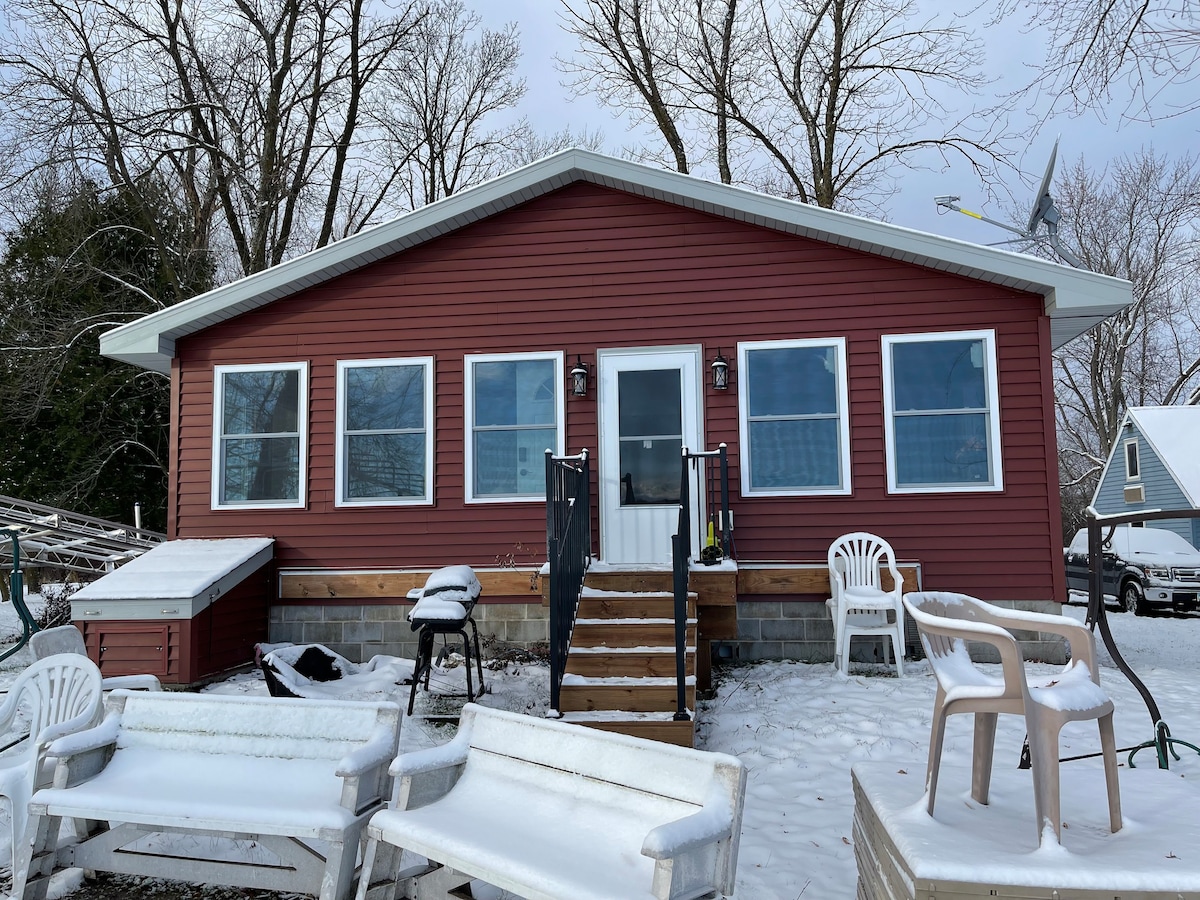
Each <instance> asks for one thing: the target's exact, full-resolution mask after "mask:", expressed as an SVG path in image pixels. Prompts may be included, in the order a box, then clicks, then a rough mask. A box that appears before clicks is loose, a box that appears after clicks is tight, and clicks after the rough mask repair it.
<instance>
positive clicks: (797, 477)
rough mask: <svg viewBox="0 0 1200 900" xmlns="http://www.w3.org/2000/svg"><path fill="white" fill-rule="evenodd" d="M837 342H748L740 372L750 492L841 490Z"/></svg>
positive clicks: (842, 428)
mask: <svg viewBox="0 0 1200 900" xmlns="http://www.w3.org/2000/svg"><path fill="white" fill-rule="evenodd" d="M841 346H842V345H841V343H840V342H820V341H795V342H782V341H781V342H770V343H763V344H747V345H745V346H744V348H743V350H744V355H743V363H742V366H741V368H742V371H741V373H740V377H741V379H742V380H743V382H744V383H743V397H744V400H743V402H744V404H745V412H744V414H745V417H746V431H747V438H748V447H746V448H744V450H748V463H749V483H748V489H749V490H750V491H751V492H761V493H775V492H779V493H787V492H821V491H840V490H841V489H842V488H843V487H844V483H845V474H844V472H843V471H842V469H843V456H844V455H843V450H844V447H843V442H844V441H845V439H846V437H845V433H846V427H845V426H846V423H845V422H844V421H843V418H842V417H843V415H844V410H843V409H842V405H843V402H844V401H843V399H842V398H843V396H844V383H843V381H844V377H845V374H844V372H843V371H842V367H843V363H842V361H841V352H840V351H841Z"/></svg>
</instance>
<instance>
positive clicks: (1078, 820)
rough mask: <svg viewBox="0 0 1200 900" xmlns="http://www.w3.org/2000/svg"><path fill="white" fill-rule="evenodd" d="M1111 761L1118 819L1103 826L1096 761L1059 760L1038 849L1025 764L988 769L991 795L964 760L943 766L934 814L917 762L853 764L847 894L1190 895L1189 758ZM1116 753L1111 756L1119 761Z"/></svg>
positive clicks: (1035, 898) (1196, 819) (1199, 840)
mask: <svg viewBox="0 0 1200 900" xmlns="http://www.w3.org/2000/svg"><path fill="white" fill-rule="evenodd" d="M1144 755H1146V757H1147V760H1146V767H1145V768H1143V766H1142V765H1141V764H1140V763H1141V761H1140V760H1138V762H1139V766H1138V767H1137V768H1136V769H1130V768H1128V767H1127V766H1125V765H1124V764H1122V766H1121V770H1120V783H1121V802H1122V806H1123V809H1122V813H1123V818H1124V822H1125V827H1124V828H1123V829H1122V830H1121V831H1120V832H1118V833H1116V834H1112V833H1110V832H1109V831H1108V814H1107V807H1106V806H1105V802H1106V801H1105V792H1104V774H1103V770H1102V768H1101V767H1100V763H1099V761H1098V760H1084V761H1077V762H1070V763H1064V764H1063V767H1062V809H1063V821H1064V825H1065V827H1064V830H1063V843H1062V846H1061V847H1059V846H1055V845H1047V846H1045V847H1042V848H1040V849H1039V848H1038V845H1037V834H1036V831H1035V829H1034V819H1033V815H1034V814H1033V787H1032V783H1031V781H1030V772H1029V771H1028V770H1024V771H1023V770H1020V769H1005V770H1001V767H1000V761H999V760H997V769H996V771H995V772H994V773H993V776H992V791H991V798H990V799H991V802H990V803H989V804H988V805H987V806H980V805H978V804H976V803H974V802H973V801H972V800H971V798H970V781H971V773H970V770H969V769H967V768H959V767H947V766H943V768H942V772H941V779H940V784H939V787H938V800H937V807H936V809H935V810H934V818H930V817H929V816H928V815H926V813H925V804H924V802H923V797H922V795H923V792H924V782H925V772H924V768H923V767H921V769H920V770H919V771H914V770H909V771H900V770H899V768H898V767H897V766H896V765H895V764H894V763H893V764H888V763H860V764H858V765H856V766H854V769H853V775H852V778H853V781H854V830H853V833H854V856H855V859H856V861H857V863H858V890H857V898H858V900H968V898H979V897H995V898H1006V900H1198V898H1200V763H1196V762H1193V761H1191V760H1185V761H1182V762H1180V763H1178V764H1177V766H1178V770H1175V769H1172V770H1169V771H1164V770H1160V769H1158V768H1157V766H1156V765H1155V763H1154V758H1153V755H1152V754H1150V753H1147V754H1144ZM1122 762H1123V761H1122Z"/></svg>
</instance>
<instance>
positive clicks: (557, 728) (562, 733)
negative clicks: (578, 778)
mask: <svg viewBox="0 0 1200 900" xmlns="http://www.w3.org/2000/svg"><path fill="white" fill-rule="evenodd" d="M464 729H465V730H467V731H468V732H469V737H468V742H469V744H470V747H471V748H472V750H482V751H485V752H488V753H494V754H498V755H501V756H508V757H513V758H517V759H520V760H523V761H526V762H528V763H532V764H535V765H541V766H546V767H547V768H550V769H558V770H561V771H563V772H568V773H572V774H576V775H582V776H584V777H586V778H589V779H594V780H596V781H600V782H607V783H609V784H614V785H619V786H621V787H624V788H629V789H632V790H635V791H641V792H643V793H647V794H656V795H658V796H661V797H667V798H669V799H672V800H680V801H683V802H685V803H691V804H694V805H696V806H701V805H703V804H705V803H706V802H711V801H712V799H713V794H714V791H716V792H717V793H718V794H723V793H725V792H726V791H727V790H728V791H729V792H730V793H731V799H732V793H733V792H735V790H736V787H737V785H738V783H739V778H740V772H741V769H742V763H741V762H740V761H739V760H738V759H737V758H736V757H733V756H729V755H728V754H725V753H712V752H708V751H705V750H693V749H691V748H689V747H676V746H674V745H672V744H663V743H659V742H657V741H647V740H645V739H641V738H633V737H629V736H627V735H623V734H616V733H613V732H608V731H600V730H598V729H594V728H586V727H583V726H580V725H572V724H568V723H565V722H558V721H555V720H553V719H539V718H535V717H533V716H527V715H522V714H520V713H511V712H506V711H504V710H496V709H488V708H486V707H481V706H477V705H475V704H468V705H467V706H466V707H464V709H463V716H462V720H461V721H460V723H459V730H460V732H462V731H463V730H464Z"/></svg>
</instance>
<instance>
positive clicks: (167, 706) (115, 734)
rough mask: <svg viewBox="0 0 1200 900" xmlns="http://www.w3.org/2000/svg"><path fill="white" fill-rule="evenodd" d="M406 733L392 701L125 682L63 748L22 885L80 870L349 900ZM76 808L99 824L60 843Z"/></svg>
mask: <svg viewBox="0 0 1200 900" xmlns="http://www.w3.org/2000/svg"><path fill="white" fill-rule="evenodd" d="M399 733H400V708H399V707H398V706H397V705H396V704H394V703H390V702H383V701H380V702H352V701H321V700H295V699H280V698H268V697H246V696H236V695H219V694H185V693H134V692H130V691H114V692H113V693H112V694H111V695H110V696H109V698H108V701H107V714H106V715H105V718H104V721H103V722H102V723H101V724H100V725H98V726H96V727H95V728H93V729H90V730H88V731H83V732H79V733H77V734H74V735H71V736H68V737H65V738H61V739H59V740H58V741H56V742H55V743H54V744H53V745H52V748H51V752H52V754H53V755H54V756H57V757H58V766H57V768H56V769H55V773H54V784H53V786H52V787H49V788H43V789H42V790H40V791H38V792H37V793H36V794H34V796H33V799H32V801H31V802H30V804H29V813H30V819H29V826H28V830H27V840H26V841H25V842H23V852H22V856H21V858H19V859H18V860H17V863H16V873H15V879H14V884H13V895H14V896H15V897H18V898H21V900H34V898H44V897H45V896H46V888H47V885H48V882H49V880H50V876H51V875H52V874H53V872H54V871H55V870H57V869H58V868H61V867H78V868H82V869H96V870H100V871H107V872H124V873H127V874H134V875H148V876H154V877H162V878H172V879H176V880H181V881H190V882H196V883H213V884H227V885H236V886H239V887H252V888H265V889H269V890H276V891H296V892H301V893H306V894H313V895H319V896H320V898H321V900H345V898H347V897H348V896H349V894H350V890H351V887H352V884H353V880H354V872H355V858H356V854H357V851H358V850H359V847H360V846H361V843H362V833H363V828H364V826H365V825H366V823H367V820H368V819H369V818H370V816H371V814H372V813H374V812H375V811H377V810H378V809H379V808H380V807H381V806H382V805H383V803H384V802H385V801H386V799H387V797H388V792H389V787H390V783H391V782H390V779H389V777H388V774H387V767H388V764H389V763H390V762H391V761H392V760H393V759H394V757H395V755H396V751H397V746H398V740H399ZM64 818H67V819H83V820H93V821H91V823H90V825H91V829H92V830H91V831H90V832H89V833H88V834H86V835H84V836H82V837H81V838H80V842H79V843H78V844H68V845H66V846H62V847H56V845H57V844H58V832H59V825H60V822H61V820H62V819H64ZM96 820H98V821H96ZM110 824H111V827H109V826H110ZM180 835H182V838H181V837H180ZM216 838H221V839H226V840H225V841H218V840H214V839H216ZM228 839H236V840H241V841H251V842H254V843H253V844H251V845H246V844H243V845H241V848H238V847H236V846H234V847H230V846H229V844H228ZM135 842H136V844H135ZM131 845H132V846H131ZM247 846H251V847H254V848H255V849H256V850H257V853H256V856H257V857H258V858H257V859H253V860H251V861H250V862H246V861H245V860H244V859H241V858H240V854H241V853H242V852H243V851H244V850H245V848H246V847H247ZM258 848H264V849H265V850H266V851H268V852H267V853H263V852H262V850H261V849H258ZM231 851H232V856H231Z"/></svg>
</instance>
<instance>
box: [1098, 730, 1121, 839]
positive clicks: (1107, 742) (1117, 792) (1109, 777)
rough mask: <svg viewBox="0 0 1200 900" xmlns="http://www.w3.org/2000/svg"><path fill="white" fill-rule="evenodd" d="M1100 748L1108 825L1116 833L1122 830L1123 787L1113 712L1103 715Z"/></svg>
mask: <svg viewBox="0 0 1200 900" xmlns="http://www.w3.org/2000/svg"><path fill="white" fill-rule="evenodd" d="M1098 722H1099V725H1100V749H1101V750H1102V751H1103V754H1104V783H1105V786H1106V787H1107V789H1108V827H1109V828H1110V829H1111V830H1112V831H1113V832H1114V833H1115V832H1118V831H1120V830H1121V825H1122V821H1121V788H1120V786H1119V785H1118V784H1117V739H1116V737H1114V735H1113V717H1112V713H1109V714H1108V715H1107V716H1101V717H1100V718H1099V720H1098Z"/></svg>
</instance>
